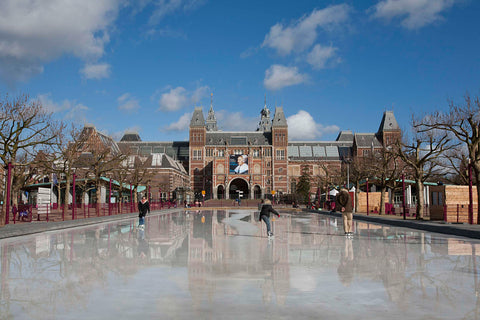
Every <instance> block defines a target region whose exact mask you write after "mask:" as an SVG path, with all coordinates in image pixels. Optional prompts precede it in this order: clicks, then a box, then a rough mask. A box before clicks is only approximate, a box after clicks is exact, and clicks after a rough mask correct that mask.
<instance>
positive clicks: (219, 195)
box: [217, 185, 225, 199]
mask: <svg viewBox="0 0 480 320" xmlns="http://www.w3.org/2000/svg"><path fill="white" fill-rule="evenodd" d="M217 199H225V188H224V187H223V186H222V185H219V186H218V188H217Z"/></svg>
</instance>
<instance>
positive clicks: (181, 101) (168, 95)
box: [158, 86, 208, 111]
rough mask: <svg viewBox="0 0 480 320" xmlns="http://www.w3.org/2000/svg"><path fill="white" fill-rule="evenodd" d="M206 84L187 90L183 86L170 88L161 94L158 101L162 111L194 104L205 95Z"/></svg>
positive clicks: (206, 90)
mask: <svg viewBox="0 0 480 320" xmlns="http://www.w3.org/2000/svg"><path fill="white" fill-rule="evenodd" d="M207 92H208V86H202V87H198V88H197V89H195V90H194V91H188V90H187V89H185V88H184V87H176V88H172V89H170V90H169V91H168V92H165V93H163V94H162V95H161V97H160V100H159V102H158V104H159V106H160V110H162V111H177V110H180V109H182V108H185V107H187V106H189V105H191V104H196V103H197V102H199V101H200V100H201V99H202V98H204V97H205V96H206V95H207Z"/></svg>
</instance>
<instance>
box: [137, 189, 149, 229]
mask: <svg viewBox="0 0 480 320" xmlns="http://www.w3.org/2000/svg"><path fill="white" fill-rule="evenodd" d="M149 212H150V204H149V203H148V200H147V198H145V196H143V197H142V200H140V202H139V203H138V218H139V220H138V225H139V226H143V225H145V216H146V215H147V213H149Z"/></svg>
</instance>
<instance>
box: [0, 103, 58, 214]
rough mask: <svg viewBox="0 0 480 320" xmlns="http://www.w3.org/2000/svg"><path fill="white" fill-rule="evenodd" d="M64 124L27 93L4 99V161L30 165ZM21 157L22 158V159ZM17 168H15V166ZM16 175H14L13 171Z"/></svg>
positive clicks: (0, 154) (0, 109) (0, 140)
mask: <svg viewBox="0 0 480 320" xmlns="http://www.w3.org/2000/svg"><path fill="white" fill-rule="evenodd" d="M63 127H64V125H63V123H61V122H59V121H55V120H54V119H53V116H52V113H50V112H48V111H46V110H45V108H43V106H42V104H41V103H40V102H39V101H37V100H31V99H30V98H29V97H28V96H27V95H20V96H18V97H15V98H13V99H11V98H10V97H9V96H8V95H7V96H5V97H4V98H3V99H2V100H0V161H1V163H2V165H3V166H6V165H7V164H8V163H12V164H14V166H18V165H28V164H30V163H31V162H32V161H33V159H34V158H35V154H36V153H37V152H38V150H39V149H43V150H47V149H49V148H51V147H52V146H54V145H56V144H58V136H59V133H60V132H61V131H62V129H63ZM20 157H22V158H21V161H22V162H19V160H20ZM13 170H15V169H13ZM12 177H13V175H12ZM4 218H5V212H4V211H3V210H2V215H1V217H0V223H3V222H4V220H5V219H4Z"/></svg>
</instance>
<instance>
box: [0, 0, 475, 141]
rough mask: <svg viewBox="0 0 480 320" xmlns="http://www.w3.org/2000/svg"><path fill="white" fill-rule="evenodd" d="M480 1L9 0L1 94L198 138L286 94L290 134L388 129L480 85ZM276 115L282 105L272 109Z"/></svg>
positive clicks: (104, 126) (2, 25)
mask: <svg viewBox="0 0 480 320" xmlns="http://www.w3.org/2000/svg"><path fill="white" fill-rule="evenodd" d="M479 13H480V1H474V0H372V1H307V0H305V1H250V0H244V1H212V0H210V1H208V0H138V1H133V0H132V1H128V0H104V1H96V0H92V1H87V0H49V1H44V0H2V1H0V81H1V82H0V92H1V93H2V94H6V93H8V94H9V95H17V94H20V93H26V94H29V95H30V97H32V98H38V99H40V100H41V101H42V103H43V105H44V106H45V107H46V108H48V109H49V110H51V111H53V112H55V116H56V117H58V118H59V119H63V120H65V121H67V122H70V121H72V122H75V123H77V124H78V125H80V126H83V124H85V123H89V124H94V125H95V126H96V127H97V129H98V130H100V131H102V132H104V133H106V134H109V135H111V136H113V137H114V138H115V139H120V138H121V136H122V134H123V132H124V131H125V130H135V131H138V132H139V134H140V136H141V138H142V140H144V141H172V140H186V139H187V138H188V123H189V121H190V116H191V114H192V112H193V109H194V106H203V110H204V114H205V115H206V114H207V112H208V109H209V106H210V99H211V94H212V93H213V106H214V110H215V111H216V115H217V119H218V125H219V128H220V129H222V130H224V131H237V130H255V129H256V127H257V124H258V122H259V120H260V111H261V109H262V108H263V105H264V97H265V95H266V100H267V106H268V107H269V108H270V109H271V110H272V111H273V110H274V108H275V106H276V105H277V106H283V108H284V112H285V115H286V117H287V120H288V123H289V135H290V140H334V139H335V138H336V136H337V134H338V132H339V130H353V131H354V132H375V131H376V130H377V129H378V126H379V124H380V120H381V116H382V114H383V112H384V111H385V110H393V111H394V113H395V116H396V118H397V121H398V122H399V124H400V126H401V127H402V128H403V129H404V130H407V129H408V128H409V121H410V118H411V116H412V114H416V115H418V116H422V115H423V114H424V113H428V112H432V111H434V110H446V109H447V107H448V102H447V99H453V100H454V101H455V102H458V103H461V102H462V100H463V96H464V95H465V93H466V92H469V93H470V94H471V95H479V91H480V83H479V77H480V76H479V75H480V56H479V54H478V53H479V52H480V19H478V14H479ZM272 114H273V112H272Z"/></svg>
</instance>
